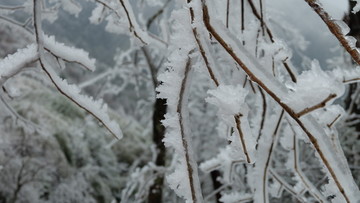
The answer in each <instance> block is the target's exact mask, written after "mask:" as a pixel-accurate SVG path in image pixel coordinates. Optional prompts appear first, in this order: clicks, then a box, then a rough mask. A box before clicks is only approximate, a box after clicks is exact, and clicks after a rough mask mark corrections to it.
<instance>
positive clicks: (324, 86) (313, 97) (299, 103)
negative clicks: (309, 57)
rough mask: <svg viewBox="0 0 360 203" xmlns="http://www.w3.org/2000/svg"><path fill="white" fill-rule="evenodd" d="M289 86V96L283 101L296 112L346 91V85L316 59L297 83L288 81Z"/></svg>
mask: <svg viewBox="0 0 360 203" xmlns="http://www.w3.org/2000/svg"><path fill="white" fill-rule="evenodd" d="M287 87H288V88H289V89H290V90H289V92H288V94H287V96H284V98H283V102H284V103H286V104H287V105H289V106H290V107H291V108H292V109H293V110H294V111H295V112H299V111H301V110H304V109H305V108H309V107H312V106H314V105H317V104H319V103H321V102H323V101H324V100H325V99H326V98H328V97H329V96H330V95H331V94H335V95H336V97H340V96H341V95H343V94H344V91H345V86H344V85H343V84H342V83H341V82H340V81H338V80H337V79H336V78H334V77H333V75H332V74H330V73H327V72H324V71H323V70H321V68H320V65H319V62H318V61H316V60H314V61H312V63H311V69H310V70H308V71H304V72H303V73H302V74H301V75H299V77H298V81H297V83H296V84H295V83H287ZM327 103H329V102H327Z"/></svg>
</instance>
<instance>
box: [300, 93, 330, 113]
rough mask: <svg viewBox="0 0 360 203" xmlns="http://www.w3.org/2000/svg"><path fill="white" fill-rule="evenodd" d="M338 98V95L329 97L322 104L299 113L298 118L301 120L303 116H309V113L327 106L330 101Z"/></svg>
mask: <svg viewBox="0 0 360 203" xmlns="http://www.w3.org/2000/svg"><path fill="white" fill-rule="evenodd" d="M335 97H336V94H330V95H329V96H328V97H326V98H325V99H324V100H323V101H322V102H320V103H318V104H316V105H314V106H312V107H307V108H305V109H304V110H302V111H300V112H299V113H297V114H296V116H297V117H298V118H300V117H301V116H303V115H305V114H307V113H310V112H312V111H314V110H316V109H319V108H322V107H324V106H325V105H326V103H327V102H328V101H330V100H331V99H333V98H335Z"/></svg>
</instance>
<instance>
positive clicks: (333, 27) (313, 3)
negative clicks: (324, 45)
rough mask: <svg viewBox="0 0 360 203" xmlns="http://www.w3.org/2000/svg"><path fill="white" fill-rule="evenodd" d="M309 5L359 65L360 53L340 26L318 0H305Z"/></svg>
mask: <svg viewBox="0 0 360 203" xmlns="http://www.w3.org/2000/svg"><path fill="white" fill-rule="evenodd" d="M305 1H306V2H307V3H308V4H309V6H310V7H311V8H312V9H314V11H315V12H316V13H317V14H318V15H319V17H320V18H321V19H322V20H323V21H324V23H325V24H326V25H327V27H328V28H329V30H330V32H331V33H332V34H333V35H334V36H335V37H336V38H337V39H338V40H339V42H340V43H341V45H342V46H343V47H344V48H345V50H346V51H347V52H348V53H349V54H350V55H351V57H352V58H353V60H354V61H355V62H356V63H357V64H358V65H360V53H359V51H358V50H357V48H356V46H355V47H353V46H351V45H350V44H349V42H348V41H347V40H346V38H345V35H344V34H343V33H342V31H341V28H340V27H339V26H338V25H337V24H336V23H335V22H334V20H333V19H332V18H331V16H330V15H329V14H328V13H327V12H326V11H325V10H324V9H323V7H322V6H321V4H320V3H319V2H318V0H305Z"/></svg>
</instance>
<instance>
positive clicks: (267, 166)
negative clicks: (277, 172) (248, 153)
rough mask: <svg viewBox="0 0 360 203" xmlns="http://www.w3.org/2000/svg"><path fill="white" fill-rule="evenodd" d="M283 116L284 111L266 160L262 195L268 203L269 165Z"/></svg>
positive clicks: (273, 135) (272, 138)
mask: <svg viewBox="0 0 360 203" xmlns="http://www.w3.org/2000/svg"><path fill="white" fill-rule="evenodd" d="M283 115H284V110H281V113H280V117H279V119H278V122H277V124H276V127H275V130H274V132H273V134H272V137H271V144H270V149H269V151H268V154H267V159H266V163H265V167H264V173H263V180H262V182H263V186H262V189H263V191H262V193H263V197H264V199H263V202H264V203H266V200H267V199H268V198H267V196H268V193H267V185H266V184H267V182H268V181H267V180H268V177H267V173H268V168H269V165H270V161H271V157H272V154H273V153H272V152H273V149H274V145H275V141H276V137H277V135H278V131H279V128H280V124H281V121H282V118H283ZM263 155H264V154H263Z"/></svg>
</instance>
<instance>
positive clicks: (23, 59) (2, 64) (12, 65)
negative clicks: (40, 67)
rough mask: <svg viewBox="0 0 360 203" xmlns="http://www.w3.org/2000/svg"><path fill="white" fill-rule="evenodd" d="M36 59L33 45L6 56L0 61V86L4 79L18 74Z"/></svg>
mask: <svg viewBox="0 0 360 203" xmlns="http://www.w3.org/2000/svg"><path fill="white" fill-rule="evenodd" d="M38 58H39V55H38V52H37V46H36V45H35V44H31V45H28V46H27V47H26V48H24V49H19V50H17V52H15V53H14V54H11V55H8V56H7V57H6V58H4V59H3V60H1V61H0V84H3V83H4V82H5V80H6V79H8V78H10V77H12V76H14V75H15V74H17V73H19V72H20V71H21V69H23V68H24V67H25V66H26V65H27V64H30V63H33V62H35V61H36V60H38Z"/></svg>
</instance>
